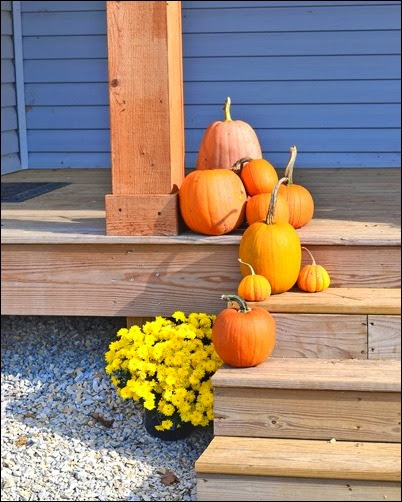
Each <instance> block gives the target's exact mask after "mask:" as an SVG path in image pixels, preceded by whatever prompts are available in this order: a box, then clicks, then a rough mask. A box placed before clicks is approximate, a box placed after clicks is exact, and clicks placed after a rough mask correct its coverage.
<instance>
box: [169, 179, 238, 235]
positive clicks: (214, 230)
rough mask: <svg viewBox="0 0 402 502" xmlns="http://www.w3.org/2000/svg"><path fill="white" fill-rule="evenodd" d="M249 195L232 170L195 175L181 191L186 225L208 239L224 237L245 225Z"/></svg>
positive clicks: (184, 184)
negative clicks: (217, 236)
mask: <svg viewBox="0 0 402 502" xmlns="http://www.w3.org/2000/svg"><path fill="white" fill-rule="evenodd" d="M246 201H247V195H246V190H245V188H244V185H243V182H242V181H241V179H240V178H239V176H237V174H235V173H234V172H233V171H231V170H229V169H213V170H206V171H193V172H191V173H190V174H188V175H187V176H186V177H185V178H184V180H183V183H182V184H181V187H180V190H179V203H180V212H181V215H182V217H183V220H184V222H185V224H186V225H187V226H188V227H189V228H190V229H191V230H193V232H197V233H200V234H205V235H223V234H227V233H229V232H231V231H232V230H235V229H236V228H238V227H239V226H240V225H241V224H242V223H243V222H244V215H245V208H246Z"/></svg>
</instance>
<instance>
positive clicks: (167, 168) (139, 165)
mask: <svg viewBox="0 0 402 502" xmlns="http://www.w3.org/2000/svg"><path fill="white" fill-rule="evenodd" d="M106 4H107V40H108V59H109V96H110V133H111V134H110V136H111V168H112V192H113V193H112V194H108V195H106V198H105V205H106V233H107V234H108V235H177V234H179V233H180V230H181V223H180V214H179V205H178V189H179V187H180V185H181V182H182V181H183V178H184V117H183V115H184V113H183V72H182V34H181V2H158V1H156V2H137V1H136V2H116V1H111V2H106Z"/></svg>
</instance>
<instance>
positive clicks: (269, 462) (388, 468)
mask: <svg viewBox="0 0 402 502" xmlns="http://www.w3.org/2000/svg"><path fill="white" fill-rule="evenodd" d="M400 451H401V446H400V445H399V444H395V443H360V442H359V443H357V442H349V441H335V442H332V443H330V442H329V441H317V440H302V439H298V440H291V439H269V438H247V437H223V436H217V437H214V438H213V440H212V441H211V443H210V444H209V446H208V448H207V449H206V450H205V451H204V452H203V453H202V455H201V456H200V458H199V459H198V460H197V461H196V463H195V469H196V472H197V473H198V474H206V473H211V474H239V475H245V474H248V475H255V476H284V477H297V478H311V477H314V478H324V479H345V480H346V479H359V480H367V481H391V482H397V481H400V479H401V471H400V462H399V460H400ZM234 452H236V454H234Z"/></svg>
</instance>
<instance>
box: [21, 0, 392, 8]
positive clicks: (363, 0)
mask: <svg viewBox="0 0 402 502" xmlns="http://www.w3.org/2000/svg"><path fill="white" fill-rule="evenodd" d="M22 3H24V2H22ZM35 3H38V2H35ZM39 3H41V2H39ZM60 3H62V2H60ZM340 3H341V4H342V5H360V6H363V5H369V6H372V5H400V4H401V2H400V1H397V0H394V1H393V0H385V1H384V2H381V1H379V0H360V1H359V0H355V1H353V0H341V1H339V0H332V1H330V0H316V1H314V0H313V1H305V0H304V1H302V0H293V1H292V0H290V1H286V0H283V1H282V0H277V1H269V0H268V1H266V2H263V1H253V0H248V1H247V7H249V8H250V7H268V8H277V7H299V8H303V7H317V6H318V5H319V6H321V7H339V4H340ZM182 7H183V10H187V9H216V8H224V9H233V8H244V0H243V1H234V2H230V3H229V2H227V1H221V2H208V1H205V2H204V1H200V2H182Z"/></svg>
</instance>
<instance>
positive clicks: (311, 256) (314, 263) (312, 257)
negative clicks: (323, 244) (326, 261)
mask: <svg viewBox="0 0 402 502" xmlns="http://www.w3.org/2000/svg"><path fill="white" fill-rule="evenodd" d="M301 248H302V249H304V250H305V251H307V253H308V254H309V255H310V258H311V259H312V261H313V263H312V265H316V262H315V260H314V256H313V255H312V254H311V253H310V251H309V250H308V249H307V248H305V247H304V246H302V247H301Z"/></svg>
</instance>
